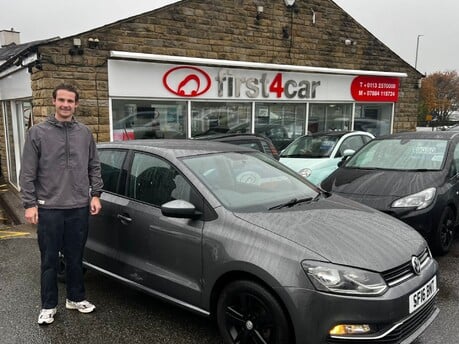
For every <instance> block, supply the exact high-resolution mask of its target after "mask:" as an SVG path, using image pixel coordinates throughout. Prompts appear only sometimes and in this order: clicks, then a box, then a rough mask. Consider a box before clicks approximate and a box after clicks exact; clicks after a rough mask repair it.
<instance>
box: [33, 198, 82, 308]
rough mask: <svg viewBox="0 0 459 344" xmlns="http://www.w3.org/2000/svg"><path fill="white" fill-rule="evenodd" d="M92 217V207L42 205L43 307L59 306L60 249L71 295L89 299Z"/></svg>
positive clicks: (69, 295) (68, 295) (40, 236)
mask: <svg viewBox="0 0 459 344" xmlns="http://www.w3.org/2000/svg"><path fill="white" fill-rule="evenodd" d="M88 220H89V207H84V208H76V209H42V208H39V209H38V227H37V228H38V229H37V235H38V246H39V248H40V255H41V303H42V308H55V307H56V306H57V303H58V288H57V272H58V267H59V251H62V252H63V253H64V256H65V268H66V271H65V274H66V288H67V298H68V299H69V300H71V301H76V302H79V301H83V300H85V288H84V281H83V263H82V261H83V250H84V246H85V244H86V240H87V238H88Z"/></svg>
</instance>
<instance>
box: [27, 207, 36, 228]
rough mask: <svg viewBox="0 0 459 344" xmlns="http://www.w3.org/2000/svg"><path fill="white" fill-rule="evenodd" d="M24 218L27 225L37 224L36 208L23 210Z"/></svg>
mask: <svg viewBox="0 0 459 344" xmlns="http://www.w3.org/2000/svg"><path fill="white" fill-rule="evenodd" d="M24 217H25V219H26V221H27V223H31V224H33V225H36V224H37V223H38V208H37V207H32V208H27V209H26V210H25V215H24Z"/></svg>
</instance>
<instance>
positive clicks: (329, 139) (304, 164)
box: [279, 131, 374, 185]
mask: <svg viewBox="0 0 459 344" xmlns="http://www.w3.org/2000/svg"><path fill="white" fill-rule="evenodd" d="M372 139H374V135H373V134H371V133H368V132H365V131H330V132H318V133H313V134H308V135H304V136H300V137H298V138H297V139H296V140H295V141H293V142H292V143H291V144H289V145H288V146H287V147H286V148H285V149H284V150H283V151H282V153H281V155H280V160H279V161H280V162H281V163H283V164H284V165H286V166H288V167H290V168H291V169H293V170H295V171H296V172H298V173H299V174H300V175H302V176H303V177H305V178H306V179H307V180H309V181H310V182H311V183H313V184H315V185H319V184H320V182H321V181H322V180H324V179H325V178H326V177H328V176H329V175H330V174H331V173H332V172H333V171H334V170H336V169H337V168H338V162H339V161H340V160H341V159H342V158H343V157H344V156H347V155H352V154H354V153H355V151H357V150H358V149H360V147H362V146H363V145H364V144H366V143H367V142H369V141H371V140H372Z"/></svg>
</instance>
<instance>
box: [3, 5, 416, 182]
mask: <svg viewBox="0 0 459 344" xmlns="http://www.w3.org/2000/svg"><path fill="white" fill-rule="evenodd" d="M262 8H263V10H262V11H261V12H260V10H261V8H260V6H256V4H255V3H254V2H253V1H252V0H200V1H196V0H183V1H179V2H176V3H174V4H171V5H168V6H165V7H162V8H159V9H156V10H153V11H150V12H146V13H143V14H140V15H137V16H134V17H130V18H127V19H123V20H120V21H117V22H115V23H111V24H108V25H105V26H102V27H99V28H96V29H93V30H90V31H86V32H81V33H78V34H76V35H74V36H70V37H65V38H62V39H61V38H52V39H48V40H42V41H37V42H31V43H27V44H25V45H23V44H19V42H15V43H16V44H15V45H11V44H13V43H9V44H8V45H6V46H5V47H3V44H2V48H0V60H3V62H0V102H1V107H0V111H1V116H0V132H1V133H2V135H1V136H0V149H1V150H0V154H1V159H2V161H1V162H2V164H1V166H2V173H3V175H4V176H5V177H6V178H5V179H7V180H8V181H9V182H10V183H11V185H13V186H15V187H17V186H18V172H19V169H20V154H21V150H22V146H23V142H24V133H25V130H26V129H27V127H28V126H30V125H31V124H33V123H38V122H40V121H42V120H43V119H44V118H45V117H46V116H47V115H49V114H50V113H52V112H53V106H52V101H51V92H52V89H53V88H54V87H55V86H56V85H57V84H59V83H61V82H66V83H71V84H75V85H76V86H77V87H78V88H79V89H80V91H81V103H80V107H79V109H78V115H77V116H78V119H79V120H80V121H82V122H84V123H86V124H87V125H89V126H90V127H91V128H92V130H93V131H94V135H95V137H96V138H97V140H98V141H109V140H121V139H132V138H171V137H174V138H188V137H194V136H197V135H201V134H203V133H210V132H222V131H223V132H224V131H229V130H232V131H234V130H244V131H248V132H256V131H257V128H260V127H262V126H264V127H266V126H269V128H270V130H269V132H266V135H268V136H271V137H272V138H274V139H273V141H275V139H276V138H280V135H282V138H281V139H279V140H278V142H284V143H285V141H286V140H287V141H289V140H290V141H291V140H293V139H294V138H295V137H297V136H299V135H301V134H303V133H306V132H308V131H309V132H315V131H322V130H344V129H352V128H357V126H358V129H362V130H368V131H371V132H373V133H375V134H376V135H380V134H385V133H390V132H396V131H406V130H415V128H416V118H417V103H418V97H419V89H418V85H419V82H418V81H419V79H420V78H422V74H421V73H419V72H418V71H416V70H415V69H414V68H413V67H412V66H411V65H409V64H408V63H407V62H405V61H404V60H402V59H401V58H400V57H399V56H398V55H397V54H395V53H394V52H393V51H392V50H390V48H388V47H387V46H386V45H384V44H383V43H382V42H381V41H379V40H378V39H377V38H376V37H374V36H373V35H372V34H371V33H370V32H368V31H367V30H366V29H365V28H364V27H363V26H362V25H360V24H359V23H358V22H356V21H355V20H354V19H353V18H352V17H351V16H349V15H348V14H347V13H346V12H345V11H343V10H342V9H341V8H340V7H339V6H338V5H336V4H335V3H334V2H333V1H331V0H321V1H317V0H304V1H301V2H300V1H296V3H295V5H294V6H286V5H285V2H284V1H281V0H266V1H264V2H263V6H262ZM0 37H1V36H0ZM5 41H7V40H6V38H5ZM235 128H236V129H235ZM237 128H240V129H237ZM242 128H243V129H242ZM278 136H279V137H278Z"/></svg>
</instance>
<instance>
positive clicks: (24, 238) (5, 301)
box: [0, 226, 459, 344]
mask: <svg viewBox="0 0 459 344" xmlns="http://www.w3.org/2000/svg"><path fill="white" fill-rule="evenodd" d="M7 232H8V233H9V232H13V234H14V233H17V235H11V236H8V237H7V236H6V234H5V233H7ZM0 236H2V238H1V239H0V275H1V279H0V333H1V334H2V335H1V338H0V343H1V344H22V343H28V344H42V343H51V344H55V343H56V344H59V343H70V344H71V343H83V342H85V343H171V344H172V343H174V344H177V343H178V344H180V343H191V344H192V343H200V344H201V343H204V344H205V343H212V344H219V343H221V339H220V337H219V334H218V331H217V328H216V325H215V324H214V323H213V322H212V321H211V320H209V319H207V318H203V317H201V316H199V315H195V314H193V313H190V312H189V311H186V310H183V309H181V308H178V307H176V306H171V305H169V304H168V303H165V302H163V301H160V300H158V299H155V298H153V297H150V296H146V295H144V294H142V293H141V292H137V291H134V290H132V289H130V288H127V287H125V286H124V285H122V284H120V283H118V282H116V281H113V280H111V279H109V278H107V277H104V276H102V275H100V274H98V273H96V272H93V271H88V273H87V275H86V288H87V294H88V299H90V300H91V301H92V302H94V303H95V304H96V306H97V309H96V311H95V312H94V313H92V314H80V313H78V312H74V311H69V310H66V309H65V308H64V306H63V304H64V300H65V286H64V285H60V304H59V306H58V314H57V315H56V321H55V323H54V324H52V325H50V326H47V327H40V326H38V325H37V323H36V320H37V316H38V312H39V309H40V302H39V299H40V298H39V289H40V288H39V252H38V248H37V243H36V238H35V234H34V228H32V227H31V226H17V227H10V226H3V228H2V231H1V232H0ZM437 259H438V261H439V263H440V276H439V288H440V292H439V295H438V300H437V304H438V306H439V308H440V310H441V312H440V315H439V316H438V317H437V319H436V320H435V321H434V323H433V324H432V325H431V326H430V327H429V328H428V329H427V331H426V332H425V333H424V334H423V335H422V336H421V337H420V338H419V339H418V340H417V341H416V342H415V343H416V344H437V343H438V344H440V343H441V344H452V343H456V342H457V338H458V337H459V328H458V327H457V319H458V316H459V307H458V305H457V300H458V299H459V292H458V288H457V284H458V281H459V269H458V268H457V266H458V264H459V240H458V238H456V240H455V243H454V246H453V249H452V251H451V252H450V253H449V254H448V255H447V256H444V257H437Z"/></svg>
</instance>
